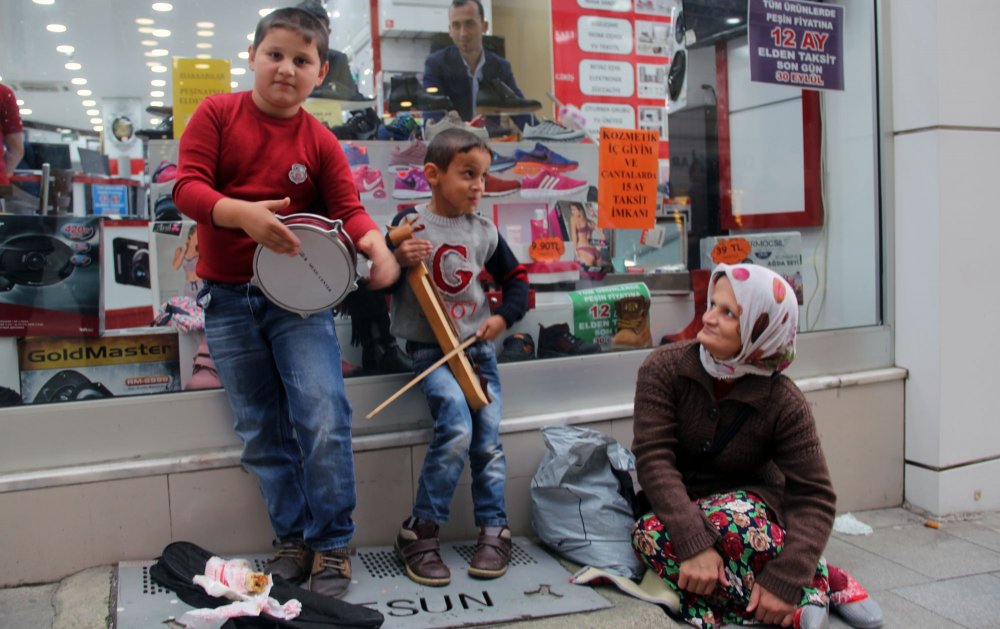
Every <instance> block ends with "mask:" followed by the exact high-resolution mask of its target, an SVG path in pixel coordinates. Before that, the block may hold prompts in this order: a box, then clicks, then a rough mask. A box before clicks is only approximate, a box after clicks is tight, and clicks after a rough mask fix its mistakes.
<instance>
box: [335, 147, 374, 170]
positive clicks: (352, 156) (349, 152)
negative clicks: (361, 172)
mask: <svg viewBox="0 0 1000 629" xmlns="http://www.w3.org/2000/svg"><path fill="white" fill-rule="evenodd" d="M341 146H342V147H343V148H344V155H346V156H347V163H348V164H350V165H351V166H352V167H353V166H361V165H362V164H367V163H368V149H366V148H365V147H363V146H357V145H356V144H354V142H347V143H345V144H342V145H341Z"/></svg>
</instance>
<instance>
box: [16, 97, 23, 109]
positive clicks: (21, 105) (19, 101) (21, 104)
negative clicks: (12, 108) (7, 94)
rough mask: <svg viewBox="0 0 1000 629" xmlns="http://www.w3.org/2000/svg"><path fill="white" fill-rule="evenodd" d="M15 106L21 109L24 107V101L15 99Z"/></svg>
mask: <svg viewBox="0 0 1000 629" xmlns="http://www.w3.org/2000/svg"><path fill="white" fill-rule="evenodd" d="M17 106H18V107H23V106H24V99H23V98H19V99H17Z"/></svg>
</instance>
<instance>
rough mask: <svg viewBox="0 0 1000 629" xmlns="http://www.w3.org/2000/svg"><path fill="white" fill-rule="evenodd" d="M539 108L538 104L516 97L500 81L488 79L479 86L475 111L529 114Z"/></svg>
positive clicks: (534, 101)
mask: <svg viewBox="0 0 1000 629" xmlns="http://www.w3.org/2000/svg"><path fill="white" fill-rule="evenodd" d="M541 108H542V104H541V103H540V102H538V101H537V100H532V99H530V98H522V97H520V96H518V95H517V92H515V91H514V90H513V89H511V88H510V86H509V85H507V84H506V83H504V82H503V81H501V80H500V79H489V80H488V81H483V82H482V83H480V84H479V95H478V96H477V97H476V111H478V112H480V113H487V114H498V113H503V112H506V113H529V112H532V111H538V110H539V109H541Z"/></svg>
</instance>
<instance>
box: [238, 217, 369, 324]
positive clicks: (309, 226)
mask: <svg viewBox="0 0 1000 629" xmlns="http://www.w3.org/2000/svg"><path fill="white" fill-rule="evenodd" d="M297 217H300V218H308V219H310V220H311V219H321V220H322V221H323V222H325V223H329V224H330V227H329V228H328V229H324V228H322V227H320V226H319V225H315V224H313V223H294V224H291V225H287V224H286V226H287V227H288V228H289V229H292V230H306V231H311V232H315V233H318V234H322V235H323V236H325V237H326V238H328V239H331V240H332V241H333V242H334V243H336V244H337V245H338V246H339V247H340V248H341V250H342V252H343V253H344V258H345V259H346V260H347V262H348V263H349V265H350V267H351V270H352V271H353V273H352V277H351V280H350V282H348V285H347V286H346V288H345V289H344V291H343V292H342V293H341V294H340V295H339V296H338V297H337V298H336V299H335V300H333V302H332V303H330V305H327V306H323V307H321V308H311V309H303V308H295V307H294V306H293V305H292V304H289V303H287V302H285V300H283V299H281V298H279V297H277V296H276V295H275V294H274V293H273V292H272V291H270V290H268V288H267V287H266V286H265V285H264V284H265V282H263V281H261V279H260V274H259V272H258V270H257V269H258V263H259V260H260V256H261V253H263V252H265V251H268V249H267V248H266V247H264V245H261V244H258V245H257V249H256V251H254V254H253V271H254V274H253V284H254V285H255V286H256V287H257V288H259V289H260V292H261V293H263V294H264V296H265V297H267V299H268V300H269V301H270V302H271V303H273V304H275V305H276V306H278V307H279V308H284V309H285V310H288V311H289V312H294V313H296V314H300V315H302V316H306V315H311V314H316V313H318V312H324V311H326V310H331V309H332V308H336V307H337V305H339V304H340V303H341V302H343V301H344V299H345V298H346V297H347V295H349V294H350V293H352V292H354V291H355V290H357V289H358V278H359V277H360V275H359V274H358V265H357V250H356V249H355V247H354V241H353V240H351V237H350V236H349V235H348V234H347V232H345V231H344V229H343V226H344V222H343V221H341V220H340V219H328V218H326V217H325V216H320V215H318V214H307V213H298V214H289V215H287V216H279V217H278V218H279V219H280V220H281V221H282V222H286V221H288V220H289V219H293V218H297ZM334 233H335V234H336V235H338V236H343V238H336V237H335V238H331V235H332V234H334Z"/></svg>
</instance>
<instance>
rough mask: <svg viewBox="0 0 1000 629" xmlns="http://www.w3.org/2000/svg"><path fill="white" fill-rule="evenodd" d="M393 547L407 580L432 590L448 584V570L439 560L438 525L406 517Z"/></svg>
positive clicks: (449, 578) (449, 572)
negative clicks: (404, 570) (430, 587)
mask: <svg viewBox="0 0 1000 629" xmlns="http://www.w3.org/2000/svg"><path fill="white" fill-rule="evenodd" d="M395 547H396V556H397V557H399V560H400V561H402V562H403V565H404V566H406V576H408V577H410V579H411V580H413V581H416V582H417V583H419V584H420V585H430V586H435V587H439V586H442V585H448V584H449V583H451V570H449V569H448V566H446V565H445V564H444V562H443V561H441V543H440V542H439V541H438V525H437V524H435V523H434V522H427V521H426V520H420V519H418V518H408V519H407V520H406V521H405V522H403V526H402V528H400V529H399V535H397V536H396V546H395Z"/></svg>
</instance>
